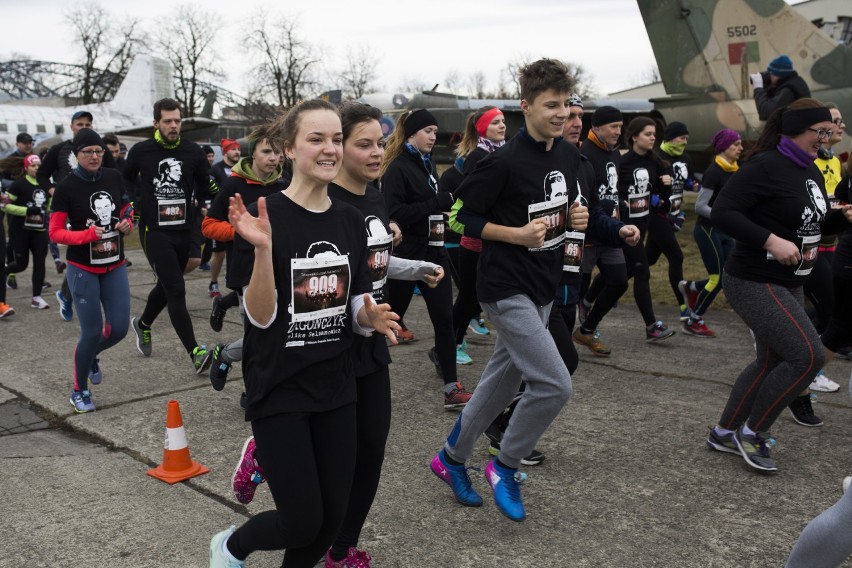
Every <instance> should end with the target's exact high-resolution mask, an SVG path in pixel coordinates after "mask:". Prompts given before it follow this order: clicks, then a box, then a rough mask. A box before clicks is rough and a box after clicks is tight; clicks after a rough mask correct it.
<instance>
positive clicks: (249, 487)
mask: <svg viewBox="0 0 852 568" xmlns="http://www.w3.org/2000/svg"><path fill="white" fill-rule="evenodd" d="M254 451H255V445H254V436H249V438H248V440H246V443H245V444H243V450H242V452H241V453H240V461H239V462H237V469H235V470H234V476H233V477H232V478H231V486H232V487H233V488H234V497H236V499H237V501H239V502H240V503H242V504H244V505H248V504H249V503H251V501H252V499H254V490H255V489H257V486H258V485H260V484H261V483H263V482H264V481H266V479H265V478H264V477H263V468H262V467H260V464H259V463H257V460H256V459H254Z"/></svg>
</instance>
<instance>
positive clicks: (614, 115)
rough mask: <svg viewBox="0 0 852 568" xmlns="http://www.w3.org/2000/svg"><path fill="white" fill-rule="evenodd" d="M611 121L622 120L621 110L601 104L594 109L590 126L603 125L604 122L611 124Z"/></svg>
mask: <svg viewBox="0 0 852 568" xmlns="http://www.w3.org/2000/svg"><path fill="white" fill-rule="evenodd" d="M613 122H624V117H623V116H622V115H621V111H620V110H618V109H617V108H615V107H611V106H602V107H600V108H596V109H595V113H594V114H593V115H592V126H603V125H604V124H612V123H613Z"/></svg>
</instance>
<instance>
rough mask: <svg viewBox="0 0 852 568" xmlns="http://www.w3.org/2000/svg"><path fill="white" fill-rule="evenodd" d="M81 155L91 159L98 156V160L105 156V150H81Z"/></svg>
mask: <svg viewBox="0 0 852 568" xmlns="http://www.w3.org/2000/svg"><path fill="white" fill-rule="evenodd" d="M80 153H81V154H83V155H84V156H86V157H89V158H91V157H92V156H97V157H98V158H100V157H101V156H103V155H104V151H103V150H80Z"/></svg>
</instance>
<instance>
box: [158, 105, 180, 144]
mask: <svg viewBox="0 0 852 568" xmlns="http://www.w3.org/2000/svg"><path fill="white" fill-rule="evenodd" d="M180 127H181V118H180V109H174V110H163V111H161V112H160V120H155V121H154V128H156V129H157V130H159V131H160V136H161V137H162V138H163V140H165V141H166V142H168V143H169V144H174V143H175V142H177V140H178V138H180Z"/></svg>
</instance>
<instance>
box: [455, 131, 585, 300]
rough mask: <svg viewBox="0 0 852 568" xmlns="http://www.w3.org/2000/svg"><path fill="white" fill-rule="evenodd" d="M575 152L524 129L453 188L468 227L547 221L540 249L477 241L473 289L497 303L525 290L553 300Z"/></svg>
mask: <svg viewBox="0 0 852 568" xmlns="http://www.w3.org/2000/svg"><path fill="white" fill-rule="evenodd" d="M579 164H580V152H579V150H577V148H576V147H574V146H573V145H571V144H569V143H567V142H565V141H563V140H562V139H557V140H555V141H554V143H553V146H552V147H551V149H550V150H547V147H546V144H545V143H544V142H536V141H535V140H534V139H532V138H531V137H530V136H529V135H528V134H527V133H526V132H525V131H524V130H522V131H521V132H519V133H518V134H517V135H516V136H514V137H513V138H512V139H511V140H509V142H507V143H506V144H505V145H504V146H503V147H502V148H501V149H500V150H499V151H497V152H494V153H492V154H489V155H488V156H486V157H485V158H483V159H482V160H481V161H480V162H479V164H477V166H476V168H475V169H474V171H473V172H471V173H470V174H468V175H466V176H465V178H464V181H463V182H462V184H461V186H460V187H459V189H458V191H457V192H456V197H457V198H458V199H461V200H462V201H463V205H462V207H461V209H460V210H459V212H458V215H457V218H458V219H459V221H460V222H461V223H463V224H464V225H465V233H466V234H468V235H469V236H473V237H479V236H480V235H481V229H482V227H483V226H484V225H485V223H486V222H490V223H494V224H497V225H503V226H507V227H523V226H525V225H527V224H528V223H529V222H530V221H531V220H533V219H538V218H542V219H545V221H546V222H547V224H548V230H547V233H546V235H545V242H544V245H543V246H542V247H541V248H538V249H528V248H526V247H522V246H518V245H513V244H509V243H505V242H502V241H490V240H484V239H483V241H482V254H481V255H480V257H479V266H478V270H479V274H480V278H478V279H477V286H476V293H477V296H478V297H479V299H480V301H483V302H496V301H498V300H502V299H505V298H508V297H510V296H514V295H517V294H523V295H526V296H528V297H529V298H530V299H531V300H532V301H533V302H535V303H536V304H538V305H540V306H544V305H546V304H549V303H550V302H552V301H553V297H554V293H555V291H556V286H557V284H558V283H559V280H560V278H561V277H562V266H563V260H564V246H563V244H564V242H565V232H566V229H567V228H568V204H569V199H570V197H571V196H576V193H577V171H578V168H579Z"/></svg>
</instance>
